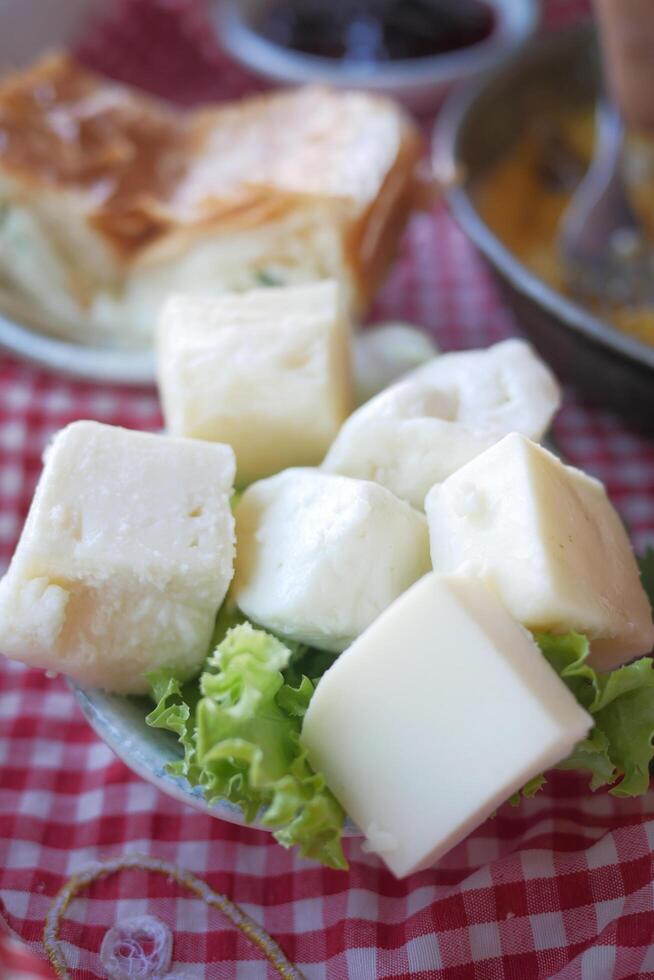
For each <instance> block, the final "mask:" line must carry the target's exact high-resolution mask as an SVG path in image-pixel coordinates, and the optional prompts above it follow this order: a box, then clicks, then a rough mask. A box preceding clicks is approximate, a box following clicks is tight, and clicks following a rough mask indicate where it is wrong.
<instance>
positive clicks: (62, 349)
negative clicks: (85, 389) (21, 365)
mask: <svg viewBox="0 0 654 980" xmlns="http://www.w3.org/2000/svg"><path fill="white" fill-rule="evenodd" d="M0 347H2V348H3V349H4V350H6V351H8V352H9V353H10V354H15V355H16V356H17V357H20V358H21V359H23V360H25V361H30V362H31V363H32V364H38V365H39V366H40V367H46V368H49V369H50V370H52V371H56V372H57V373H58V374H66V375H69V376H72V377H76V378H83V379H84V380H87V381H103V382H106V383H107V384H127V385H146V384H152V382H153V381H154V358H153V355H152V351H149V350H144V351H130V350H125V351H122V350H110V349H109V348H101V347H83V346H82V345H81V344H72V343H68V341H65V340H60V339H59V338H57V337H51V336H48V335H47V334H44V333H39V332H37V331H36V330H31V329H30V328H29V327H27V326H24V325H22V324H20V323H17V322H15V321H14V320H12V319H10V318H9V317H8V316H6V315H5V314H3V313H0Z"/></svg>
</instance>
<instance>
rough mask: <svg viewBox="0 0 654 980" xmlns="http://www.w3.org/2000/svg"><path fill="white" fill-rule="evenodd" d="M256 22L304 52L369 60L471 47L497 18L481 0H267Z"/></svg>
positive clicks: (275, 39)
mask: <svg viewBox="0 0 654 980" xmlns="http://www.w3.org/2000/svg"><path fill="white" fill-rule="evenodd" d="M255 26H256V29H257V31H258V32H259V34H261V35H262V36H263V37H265V38H267V39H268V40H269V41H272V42H274V43H275V44H278V45H281V46H282V47H286V48H291V49H292V50H294V51H301V52H302V53H303V54H311V55H318V56H319V57H322V58H335V59H342V60H344V61H348V62H350V63H351V62H358V63H368V62H380V61H382V62H383V61H401V60H403V59H405V58H429V57H432V56H433V55H438V54H447V53H448V52H451V51H458V50H460V49H461V48H468V47H470V46H471V45H473V44H479V43H480V42H481V41H485V40H486V39H487V38H488V37H489V36H490V35H491V34H492V33H493V29H494V27H495V17H494V15H493V11H492V10H491V8H490V7H489V6H487V4H485V3H482V2H481V0H358V2H357V0H268V2H267V3H264V4H263V6H262V9H261V11H260V13H259V16H258V18H257V22H256V25H255Z"/></svg>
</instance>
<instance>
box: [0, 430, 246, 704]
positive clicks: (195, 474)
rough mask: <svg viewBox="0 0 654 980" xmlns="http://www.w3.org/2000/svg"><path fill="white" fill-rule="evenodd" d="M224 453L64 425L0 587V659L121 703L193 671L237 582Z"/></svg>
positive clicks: (228, 460)
mask: <svg viewBox="0 0 654 980" xmlns="http://www.w3.org/2000/svg"><path fill="white" fill-rule="evenodd" d="M235 468H236V466H235V460H234V454H233V452H232V450H231V449H230V448H229V446H221V445H210V444H209V443H203V442H197V441H194V440H190V439H171V438H168V437H166V436H157V435H151V434H147V433H142V432H130V431H127V430H126V429H119V428H114V427H113V426H109V425H100V424H98V423H96V422H74V423H73V424H72V425H69V426H68V427H67V428H65V429H63V430H62V431H61V432H59V433H58V435H57V436H56V438H55V440H54V442H53V443H52V445H51V447H50V448H49V450H48V452H47V454H46V459H45V468H44V470H43V474H42V476H41V480H40V482H39V485H38V487H37V490H36V493H35V495H34V500H33V502H32V506H31V509H30V512H29V515H28V518H27V522H26V524H25V527H24V529H23V533H22V536H21V539H20V542H19V544H18V547H17V549H16V553H15V555H14V557H13V560H12V562H11V565H10V567H9V571H8V572H7V574H6V576H5V577H4V579H3V580H2V582H0V650H1V651H2V652H3V653H5V654H6V655H7V656H9V657H13V658H15V659H16V660H22V661H23V662H24V663H26V664H29V665H30V666H33V667H44V668H48V669H51V670H55V671H61V672H62V673H64V674H68V675H70V676H71V677H74V678H75V679H77V680H78V681H80V682H81V683H83V684H86V685H91V686H94V687H102V688H106V689H107V690H111V691H116V692H120V693H141V692H145V691H147V690H148V685H147V683H146V681H145V679H144V673H145V672H146V671H149V670H153V669H155V668H157V667H174V668H175V669H177V670H178V671H179V672H180V673H182V674H188V675H190V674H192V673H194V672H195V671H196V670H198V669H199V667H200V666H201V664H202V661H203V659H204V657H205V656H206V654H207V648H208V646H209V643H210V640H211V634H212V630H213V625H214V620H215V616H216V612H217V611H218V607H219V606H220V604H221V602H222V600H223V598H224V596H225V593H226V591H227V587H228V585H229V582H230V580H231V578H232V574H233V556H234V520H233V517H232V515H231V511H230V506H229V496H230V493H231V489H232V483H233V479H234V472H235Z"/></svg>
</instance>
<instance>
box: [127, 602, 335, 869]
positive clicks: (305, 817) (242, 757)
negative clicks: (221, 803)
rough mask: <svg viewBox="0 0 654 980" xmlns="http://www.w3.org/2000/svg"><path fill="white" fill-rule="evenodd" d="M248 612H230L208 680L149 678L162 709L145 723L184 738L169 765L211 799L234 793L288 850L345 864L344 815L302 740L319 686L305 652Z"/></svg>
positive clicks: (167, 675)
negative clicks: (256, 623)
mask: <svg viewBox="0 0 654 980" xmlns="http://www.w3.org/2000/svg"><path fill="white" fill-rule="evenodd" d="M240 619H241V617H239V616H238V614H237V613H236V611H235V610H234V608H233V607H232V608H229V607H227V608H226V609H224V610H223V611H222V612H221V616H220V617H219V621H218V623H217V629H216V636H217V637H218V638H219V642H218V643H217V646H216V647H215V650H214V652H213V653H212V654H211V656H210V657H209V659H208V660H207V662H206V664H205V669H204V671H203V673H202V674H201V676H200V679H199V684H198V682H197V681H196V683H195V685H187V686H185V687H182V685H181V684H180V683H179V681H178V680H177V679H176V678H175V677H174V675H172V674H171V672H170V671H167V670H160V671H156V672H154V673H153V674H151V675H150V676H149V682H150V684H151V688H152V696H153V698H154V700H155V702H156V707H155V708H154V710H153V711H152V712H150V714H149V715H148V717H147V718H146V721H147V723H148V724H149V725H151V726H152V727H154V728H165V729H167V730H168V731H172V732H174V733H175V735H177V738H178V740H179V742H180V744H181V746H182V748H183V749H184V756H183V758H182V759H181V760H179V761H178V762H174V763H172V764H171V765H170V771H171V772H173V773H174V774H176V775H180V776H184V777H185V778H186V779H187V780H188V781H189V782H190V783H192V784H193V785H197V786H201V787H202V790H203V792H204V795H205V797H206V798H207V800H208V801H209V802H213V801H215V800H218V799H225V800H229V801H230V802H232V803H234V804H236V805H237V806H239V807H240V808H241V809H242V811H243V813H244V815H245V818H246V820H248V821H252V820H254V818H255V817H257V816H258V817H259V819H260V821H261V823H262V824H263V825H264V826H266V827H270V828H271V829H273V830H274V833H275V837H276V838H277V840H278V841H279V842H280V843H281V844H283V845H284V846H285V847H291V846H293V845H297V846H298V847H299V850H300V853H301V854H302V855H303V856H304V857H310V858H314V859H316V860H319V861H321V862H322V863H324V864H326V865H328V866H329V867H333V868H345V867H347V863H346V861H345V857H344V855H343V850H342V845H341V838H342V828H343V822H344V817H345V815H344V813H343V810H342V809H341V807H340V805H339V804H338V803H337V801H336V799H335V798H334V796H333V795H332V793H331V792H330V791H329V789H328V788H327V787H326V785H325V781H324V779H323V777H322V776H321V775H320V774H319V773H315V772H313V770H312V769H311V767H310V766H309V763H308V761H307V757H306V751H305V749H304V748H303V746H302V745H301V743H300V729H301V726H302V719H303V717H304V714H305V712H306V709H307V707H308V705H309V701H310V700H311V697H312V695H313V691H314V683H313V682H312V681H311V680H310V679H309V678H308V677H307V676H306V673H305V672H304V664H303V657H304V655H305V653H306V649H305V648H303V647H300V646H299V645H298V644H294V645H289V644H287V643H282V641H281V640H279V639H277V638H276V637H274V636H271V635H270V634H269V633H266V632H264V631H263V630H260V629H256V628H254V627H253V626H252V625H251V624H249V623H247V622H239V620H240ZM312 665H313V658H312V657H308V658H307V668H308V669H310V670H311V668H312ZM285 672H288V675H287V674H286V673H285ZM311 672H313V671H312V670H311Z"/></svg>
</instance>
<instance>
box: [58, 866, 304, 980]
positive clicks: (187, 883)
mask: <svg viewBox="0 0 654 980" xmlns="http://www.w3.org/2000/svg"><path fill="white" fill-rule="evenodd" d="M127 869H137V870H140V871H150V872H152V873H153V874H159V875H163V876H164V877H166V878H170V879H173V880H174V881H176V882H177V883H178V884H180V885H182V886H183V887H184V888H187V889H188V890H189V891H191V892H193V894H194V895H197V896H198V898H201V899H202V900H203V901H205V902H206V903H207V905H210V906H211V907H212V908H215V909H218V911H219V912H222V914H223V915H225V916H226V917H227V918H228V919H229V921H230V922H231V923H232V925H234V926H235V927H236V928H237V929H238V930H239V931H240V932H242V933H243V935H244V936H246V937H247V939H249V940H250V942H252V943H254V944H255V946H258V948H259V949H260V950H261V952H262V953H263V955H264V956H265V957H266V959H267V960H268V962H269V963H270V964H271V965H272V966H273V967H274V968H275V970H276V971H277V973H278V974H279V975H280V977H283V978H284V980H303V977H302V974H301V973H300V971H299V970H298V969H297V968H296V967H295V966H293V964H292V963H290V962H289V961H288V960H287V958H286V956H285V955H284V953H283V952H282V950H281V948H280V947H279V946H278V945H277V943H276V942H275V940H274V939H272V937H271V936H269V935H268V933H267V932H266V931H265V930H264V929H262V928H261V926H260V925H259V924H258V923H257V922H255V921H254V919H251V918H250V916H249V915H247V914H246V913H245V912H244V911H243V910H242V909H241V908H239V906H238V905H236V903H235V902H232V901H231V900H230V899H229V898H227V897H226V896H225V895H221V894H219V893H218V892H214V891H213V890H212V889H211V888H209V886H208V885H207V883H206V882H205V881H203V880H202V879H201V878H197V877H196V876H195V875H193V874H191V873H190V872H188V871H183V870H181V869H180V868H177V867H176V866H175V865H174V864H169V863H168V862H167V861H163V860H160V859H159V858H153V857H149V856H147V855H139V854H132V855H128V856H125V857H121V858H116V859H115V860H113V861H106V862H105V863H103V864H101V865H98V866H96V867H93V868H91V869H89V870H88V871H80V872H79V873H78V874H75V875H73V876H72V877H71V878H69V879H68V881H67V882H66V884H65V885H64V886H63V887H62V888H61V889H60V891H59V892H58V893H57V895H56V896H55V898H54V901H53V902H52V905H51V906H50V909H49V911H48V914H47V916H46V920H45V926H44V929H43V945H44V947H45V951H46V953H47V955H48V959H49V960H50V963H51V964H52V967H53V969H54V971H55V973H56V975H57V976H58V977H59V978H61V980H72V975H71V973H70V969H69V967H68V964H67V962H66V958H65V956H64V953H63V950H62V948H61V942H60V939H59V929H60V926H61V922H62V920H63V918H64V915H65V914H66V910H67V908H68V906H69V905H70V903H71V901H72V900H73V899H74V898H75V897H76V896H77V895H78V894H79V893H80V892H81V891H83V890H84V889H85V888H88V886H89V885H91V884H92V883H93V882H94V881H98V880H101V879H103V878H108V877H109V876H110V875H113V874H116V873H117V872H119V871H124V870H127ZM173 975H174V974H173Z"/></svg>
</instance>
